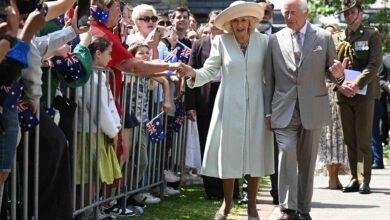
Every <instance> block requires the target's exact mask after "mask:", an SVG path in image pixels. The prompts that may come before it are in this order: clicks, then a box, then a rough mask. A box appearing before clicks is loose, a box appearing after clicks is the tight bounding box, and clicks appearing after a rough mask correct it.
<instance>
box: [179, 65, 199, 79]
mask: <svg viewBox="0 0 390 220" xmlns="http://www.w3.org/2000/svg"><path fill="white" fill-rule="evenodd" d="M178 73H179V75H180V76H181V77H191V78H195V76H196V72H195V70H194V69H192V67H191V66H189V65H187V64H184V63H180V68H179V71H178Z"/></svg>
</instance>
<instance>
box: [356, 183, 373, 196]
mask: <svg viewBox="0 0 390 220" xmlns="http://www.w3.org/2000/svg"><path fill="white" fill-rule="evenodd" d="M359 193H360V194H370V193H371V189H370V186H369V185H368V184H366V183H362V184H361V185H360V187H359Z"/></svg>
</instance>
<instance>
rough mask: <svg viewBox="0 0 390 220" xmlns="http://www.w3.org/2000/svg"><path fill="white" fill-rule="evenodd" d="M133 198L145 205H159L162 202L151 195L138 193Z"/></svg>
mask: <svg viewBox="0 0 390 220" xmlns="http://www.w3.org/2000/svg"><path fill="white" fill-rule="evenodd" d="M133 197H134V199H135V200H136V201H137V202H139V203H145V204H157V203H160V201H161V200H160V198H157V197H154V196H152V195H151V194H150V193H137V194H135V195H134V196H133Z"/></svg>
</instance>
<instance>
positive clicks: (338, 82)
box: [336, 76, 345, 86]
mask: <svg viewBox="0 0 390 220" xmlns="http://www.w3.org/2000/svg"><path fill="white" fill-rule="evenodd" d="M344 79H345V77H344V76H342V77H339V78H336V84H337V85H339V86H341V84H343V82H344Z"/></svg>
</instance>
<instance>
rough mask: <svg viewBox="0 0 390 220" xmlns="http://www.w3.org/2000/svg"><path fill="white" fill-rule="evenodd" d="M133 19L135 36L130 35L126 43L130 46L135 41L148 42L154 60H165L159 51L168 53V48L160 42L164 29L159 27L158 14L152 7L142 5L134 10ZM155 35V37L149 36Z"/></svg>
mask: <svg viewBox="0 0 390 220" xmlns="http://www.w3.org/2000/svg"><path fill="white" fill-rule="evenodd" d="M132 19H133V21H134V30H135V31H136V32H135V34H133V35H129V36H128V37H127V39H126V43H127V45H128V46H130V45H131V44H132V43H134V42H135V41H142V42H144V41H147V42H144V43H146V44H148V46H149V48H151V50H152V52H153V53H152V59H158V58H160V59H161V58H163V57H162V56H159V51H168V48H166V46H165V45H164V44H163V43H162V42H160V38H161V37H162V34H163V29H162V28H161V27H158V26H157V20H158V17H157V12H156V9H154V7H153V6H151V5H146V4H141V5H138V6H136V7H134V8H133V13H132ZM149 35H153V36H149Z"/></svg>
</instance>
